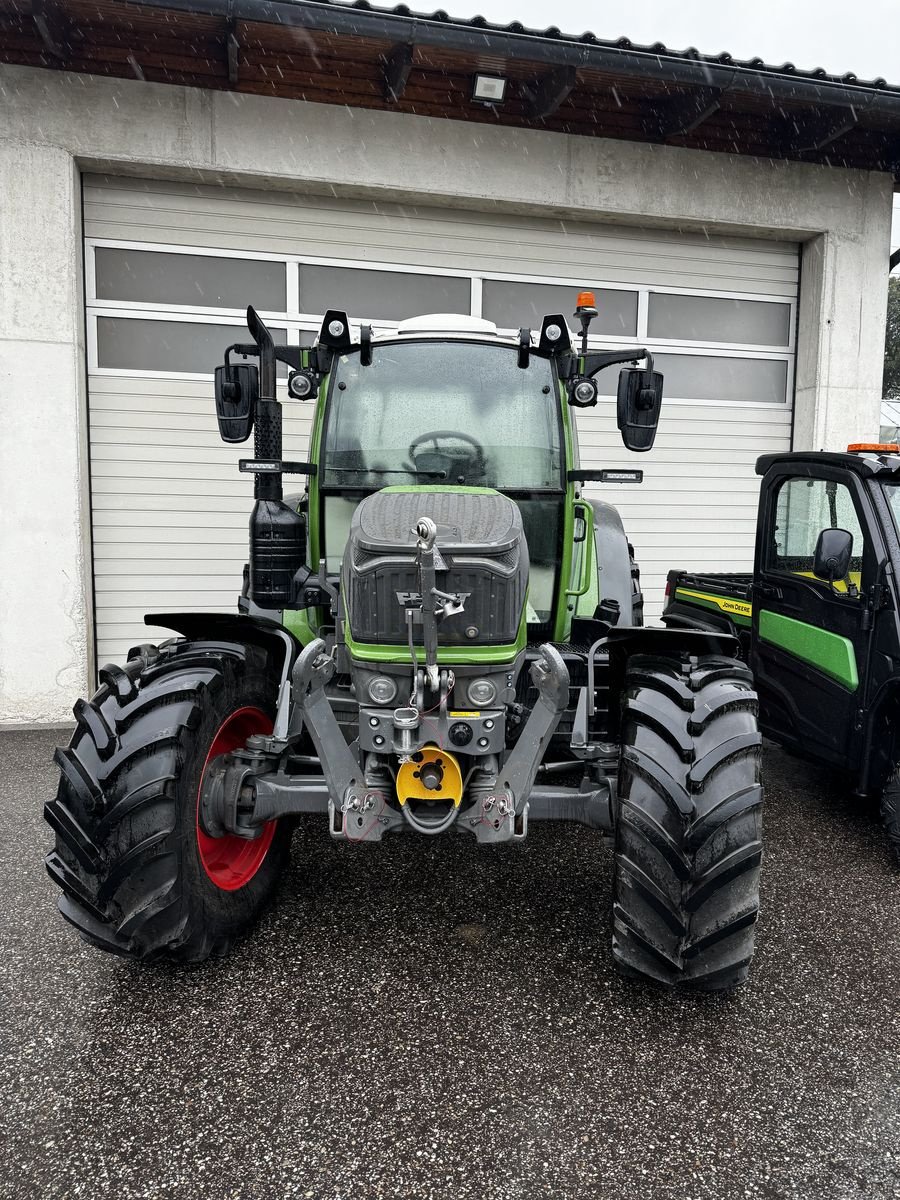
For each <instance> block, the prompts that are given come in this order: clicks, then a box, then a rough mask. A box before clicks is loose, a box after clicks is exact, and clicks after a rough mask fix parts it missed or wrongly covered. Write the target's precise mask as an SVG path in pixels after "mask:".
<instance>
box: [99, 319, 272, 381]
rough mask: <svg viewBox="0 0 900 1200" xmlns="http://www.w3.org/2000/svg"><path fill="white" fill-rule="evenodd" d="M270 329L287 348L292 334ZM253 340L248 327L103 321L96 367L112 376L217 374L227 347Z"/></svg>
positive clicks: (119, 320)
mask: <svg viewBox="0 0 900 1200" xmlns="http://www.w3.org/2000/svg"><path fill="white" fill-rule="evenodd" d="M270 328H271V332H272V337H273V338H274V339H275V343H276V345H279V346H283V345H285V344H286V341H287V330H286V329H284V328H280V329H279V328H277V327H274V328H272V327H270ZM249 341H250V335H249V334H248V333H247V327H246V325H217V324H203V323H200V322H198V321H154V320H147V319H144V318H135V317H109V316H99V317H98V318H97V365H98V366H99V367H100V368H103V369H107V370H113V371H141V372H145V371H158V372H162V373H164V374H172V373H175V374H192V375H212V373H213V371H214V369H215V368H216V367H217V366H218V365H219V363H221V362H222V361H223V359H224V356H225V350H226V349H227V347H228V346H231V345H233V344H234V343H235V342H240V343H246V342H249ZM278 366H279V374H281V375H284V374H286V368H285V367H284V365H283V364H282V363H279V364H278Z"/></svg>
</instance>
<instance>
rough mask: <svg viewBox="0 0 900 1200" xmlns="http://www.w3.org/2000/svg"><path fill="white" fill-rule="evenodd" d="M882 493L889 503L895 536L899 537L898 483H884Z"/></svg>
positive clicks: (899, 487) (899, 508)
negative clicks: (895, 531)
mask: <svg viewBox="0 0 900 1200" xmlns="http://www.w3.org/2000/svg"><path fill="white" fill-rule="evenodd" d="M884 495H885V499H886V500H887V502H888V504H889V505H890V509H891V515H892V516H893V518H894V525H895V527H896V530H897V536H898V537H900V483H885V484H884Z"/></svg>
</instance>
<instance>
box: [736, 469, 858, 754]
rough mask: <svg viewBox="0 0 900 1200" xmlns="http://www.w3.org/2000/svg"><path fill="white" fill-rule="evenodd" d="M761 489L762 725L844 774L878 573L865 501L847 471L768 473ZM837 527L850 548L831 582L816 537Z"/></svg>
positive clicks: (757, 586)
mask: <svg viewBox="0 0 900 1200" xmlns="http://www.w3.org/2000/svg"><path fill="white" fill-rule="evenodd" d="M762 489H763V490H762V503H761V505H760V508H761V519H760V521H759V526H758V529H757V546H756V574H755V576H754V583H753V596H752V598H753V638H752V651H751V666H752V669H753V672H754V674H755V677H756V685H757V688H758V690H759V694H760V712H761V724H762V727H763V730H764V732H765V733H767V734H768V735H769V736H771V737H773V738H774V739H775V740H776V741H779V742H782V743H784V744H786V745H789V746H790V747H791V748H792V749H795V750H797V751H799V752H801V753H802V754H804V755H807V756H810V757H814V758H817V759H821V760H823V761H826V762H831V763H835V764H840V765H842V766H850V765H852V763H853V762H854V760H855V757H856V749H858V742H859V739H858V738H857V739H856V742H855V743H854V730H855V727H856V722H857V715H858V711H859V708H860V707H861V705H862V704H863V697H864V675H865V666H866V661H867V650H868V643H869V639H870V637H871V632H870V625H871V621H870V619H869V617H868V613H867V594H868V590H869V589H871V588H872V587H873V584H874V579H875V575H876V553H875V546H874V544H873V536H872V530H873V529H875V528H876V525H875V518H874V515H873V513H872V510H871V501H870V499H869V497H868V495H867V494H866V492H865V488H864V487H863V485H862V483H861V481H860V480H859V478H857V477H856V476H855V475H854V474H853V473H852V472H849V471H842V470H841V469H840V468H837V467H833V466H825V465H822V466H818V465H817V466H812V465H810V464H805V463H796V462H795V463H784V464H782V465H776V466H773V467H772V468H771V469H770V470H769V472H768V473H767V474H766V476H765V479H764V481H763V485H762ZM833 529H843V530H846V531H847V532H848V533H849V534H850V535H851V536H852V539H853V542H852V550H851V557H850V562H849V566H848V568H847V571H846V573H845V574H844V576H843V577H842V578H840V579H834V580H833V581H832V582H829V581H828V580H827V579H823V578H817V577H816V575H815V574H814V572H813V566H814V559H815V553H816V545H817V543H818V541H819V537H820V534H821V533H822V530H833Z"/></svg>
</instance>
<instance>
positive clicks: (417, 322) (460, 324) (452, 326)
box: [397, 313, 497, 337]
mask: <svg viewBox="0 0 900 1200" xmlns="http://www.w3.org/2000/svg"><path fill="white" fill-rule="evenodd" d="M397 333H398V334H401V335H402V334H404V333H419V334H421V333H480V334H486V335H487V336H488V337H496V336H497V326H496V325H495V324H494V322H493V321H485V320H484V318H483V317H468V316H464V315H463V314H461V313H432V314H430V315H428V316H424V317H410V318H409V319H408V320H406V321H401V322H400V324H399V325H398V326H397Z"/></svg>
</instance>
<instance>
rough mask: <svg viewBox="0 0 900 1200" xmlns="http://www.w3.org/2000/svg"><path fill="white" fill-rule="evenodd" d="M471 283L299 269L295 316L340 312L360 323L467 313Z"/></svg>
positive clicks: (443, 277) (320, 268)
mask: <svg viewBox="0 0 900 1200" xmlns="http://www.w3.org/2000/svg"><path fill="white" fill-rule="evenodd" d="M471 302H472V284H471V280H470V279H468V278H464V277H462V276H454V275H420V274H414V273H412V272H407V271H377V270H372V271H369V270H359V269H356V268H354V267H323V266H313V265H310V264H306V263H301V265H300V311H301V312H303V313H325V312H327V311H328V309H329V308H337V309H342V310H343V311H344V312H346V313H349V315H350V316H351V317H356V318H362V319H363V320H366V319H370V320H373V321H375V320H377V321H387V322H391V321H405V320H407V319H408V318H409V317H421V316H425V315H426V314H427V313H435V312H443V313H460V314H468V313H469V312H470V311H471Z"/></svg>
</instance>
